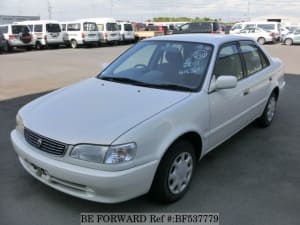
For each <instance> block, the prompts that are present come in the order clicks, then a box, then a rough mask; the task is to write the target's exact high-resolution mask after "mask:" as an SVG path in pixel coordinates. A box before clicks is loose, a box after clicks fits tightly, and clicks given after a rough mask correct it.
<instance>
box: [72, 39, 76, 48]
mask: <svg viewBox="0 0 300 225" xmlns="http://www.w3.org/2000/svg"><path fill="white" fill-rule="evenodd" d="M71 47H72V48H77V41H76V40H72V41H71Z"/></svg>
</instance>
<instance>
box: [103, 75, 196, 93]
mask: <svg viewBox="0 0 300 225" xmlns="http://www.w3.org/2000/svg"><path fill="white" fill-rule="evenodd" d="M100 79H102V80H107V81H113V82H119V83H126V84H133V85H137V86H143V87H152V88H161V89H169V90H176V91H195V90H194V89H192V88H189V87H185V86H180V85H177V84H151V83H145V82H142V81H138V80H134V79H131V78H127V77H100Z"/></svg>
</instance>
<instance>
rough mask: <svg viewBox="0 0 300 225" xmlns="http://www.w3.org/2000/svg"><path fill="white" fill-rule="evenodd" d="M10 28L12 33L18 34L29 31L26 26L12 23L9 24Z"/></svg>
mask: <svg viewBox="0 0 300 225" xmlns="http://www.w3.org/2000/svg"><path fill="white" fill-rule="evenodd" d="M11 30H12V33H13V34H19V33H29V32H30V30H29V28H28V27H27V26H24V25H13V26H11Z"/></svg>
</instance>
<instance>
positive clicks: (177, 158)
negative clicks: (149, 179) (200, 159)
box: [150, 140, 196, 202]
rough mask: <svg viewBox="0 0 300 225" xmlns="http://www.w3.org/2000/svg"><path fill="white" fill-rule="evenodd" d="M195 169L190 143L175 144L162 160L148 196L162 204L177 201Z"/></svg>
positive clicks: (187, 185)
mask: <svg viewBox="0 0 300 225" xmlns="http://www.w3.org/2000/svg"><path fill="white" fill-rule="evenodd" d="M195 167H196V156H195V151H194V147H193V145H192V144H191V143H190V142H187V141H185V140H180V141H177V142H175V143H174V144H173V145H172V146H171V147H170V148H169V150H168V151H167V152H166V154H165V155H164V157H163V158H162V160H161V162H160V164H159V167H158V169H157V171H156V175H155V178H154V181H153V184H152V187H151V190H150V194H151V195H152V196H153V197H155V198H156V199H158V200H159V201H162V202H174V201H177V200H179V199H180V198H181V197H182V196H183V195H184V194H185V193H186V191H187V189H188V187H189V185H190V183H191V178H192V175H193V172H194V169H195Z"/></svg>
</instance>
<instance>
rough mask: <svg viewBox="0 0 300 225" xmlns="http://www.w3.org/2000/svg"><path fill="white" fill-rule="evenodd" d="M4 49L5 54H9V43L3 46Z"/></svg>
mask: <svg viewBox="0 0 300 225" xmlns="http://www.w3.org/2000/svg"><path fill="white" fill-rule="evenodd" d="M2 49H3V51H4V52H8V51H9V47H8V43H7V41H6V42H5V43H4V44H3V47H2Z"/></svg>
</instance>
